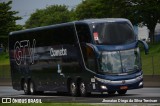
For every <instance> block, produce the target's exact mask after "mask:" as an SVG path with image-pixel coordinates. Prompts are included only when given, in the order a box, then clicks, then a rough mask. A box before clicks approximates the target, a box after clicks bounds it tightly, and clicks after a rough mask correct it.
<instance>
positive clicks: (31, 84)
mask: <svg viewBox="0 0 160 106" xmlns="http://www.w3.org/2000/svg"><path fill="white" fill-rule="evenodd" d="M30 92H31V93H32V94H33V92H34V88H33V83H32V82H31V83H30Z"/></svg>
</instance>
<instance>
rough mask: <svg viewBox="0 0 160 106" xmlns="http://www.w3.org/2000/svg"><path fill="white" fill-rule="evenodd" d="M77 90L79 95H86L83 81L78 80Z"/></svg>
mask: <svg viewBox="0 0 160 106" xmlns="http://www.w3.org/2000/svg"><path fill="white" fill-rule="evenodd" d="M79 90H80V95H81V96H83V97H84V96H87V90H86V85H85V83H84V82H83V81H81V82H80V85H79Z"/></svg>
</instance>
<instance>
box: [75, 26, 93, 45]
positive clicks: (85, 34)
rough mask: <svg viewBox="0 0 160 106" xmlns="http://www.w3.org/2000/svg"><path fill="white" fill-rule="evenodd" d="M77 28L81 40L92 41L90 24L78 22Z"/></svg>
mask: <svg viewBox="0 0 160 106" xmlns="http://www.w3.org/2000/svg"><path fill="white" fill-rule="evenodd" d="M76 30H77V34H78V38H79V41H80V42H85V43H90V42H91V34H90V29H89V26H88V25H85V24H78V25H76Z"/></svg>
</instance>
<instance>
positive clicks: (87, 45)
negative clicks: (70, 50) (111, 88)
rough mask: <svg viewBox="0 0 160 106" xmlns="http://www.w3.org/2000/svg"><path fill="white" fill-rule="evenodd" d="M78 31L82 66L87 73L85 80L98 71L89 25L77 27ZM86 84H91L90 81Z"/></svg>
mask: <svg viewBox="0 0 160 106" xmlns="http://www.w3.org/2000/svg"><path fill="white" fill-rule="evenodd" d="M76 30H77V36H78V39H79V45H80V52H81V64H82V66H83V69H84V70H85V73H87V74H84V78H90V77H92V76H93V75H92V74H89V73H95V72H96V69H97V66H96V65H97V64H96V56H95V52H94V48H92V46H91V41H92V39H91V34H90V30H89V27H88V25H86V24H78V25H76ZM85 75H86V77H85ZM89 75H91V76H89ZM88 80H90V79H88ZM86 82H90V81H86Z"/></svg>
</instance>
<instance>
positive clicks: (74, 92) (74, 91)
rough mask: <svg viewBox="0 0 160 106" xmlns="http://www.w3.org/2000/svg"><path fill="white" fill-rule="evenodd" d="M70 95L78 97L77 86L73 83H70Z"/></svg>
mask: <svg viewBox="0 0 160 106" xmlns="http://www.w3.org/2000/svg"><path fill="white" fill-rule="evenodd" d="M70 94H71V95H72V96H78V91H77V85H76V83H75V82H74V81H71V83H70Z"/></svg>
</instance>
